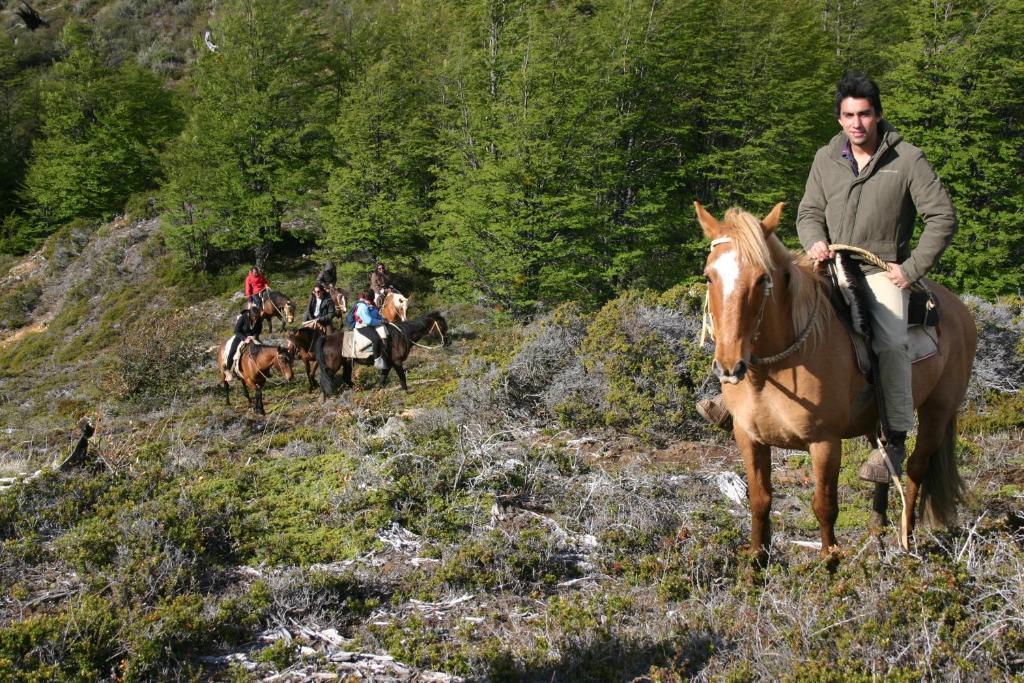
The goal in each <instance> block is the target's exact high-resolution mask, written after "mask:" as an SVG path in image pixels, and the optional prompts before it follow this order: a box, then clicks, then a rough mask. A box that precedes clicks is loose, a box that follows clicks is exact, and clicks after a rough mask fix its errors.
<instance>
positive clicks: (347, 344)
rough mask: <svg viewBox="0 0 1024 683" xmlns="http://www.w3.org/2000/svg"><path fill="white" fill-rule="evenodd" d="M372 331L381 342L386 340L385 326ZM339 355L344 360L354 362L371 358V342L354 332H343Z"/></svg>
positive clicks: (386, 329)
mask: <svg viewBox="0 0 1024 683" xmlns="http://www.w3.org/2000/svg"><path fill="white" fill-rule="evenodd" d="M374 329H375V330H377V334H379V335H380V339H381V341H385V340H386V339H387V338H388V328H387V325H378V326H377V327H375V328H374ZM341 355H342V357H344V358H355V359H356V360H359V359H362V358H372V357H373V342H371V341H370V340H369V339H367V338H366V337H364V336H363V335H361V334H359V333H358V332H356V331H355V330H345V335H344V337H343V338H342V340H341Z"/></svg>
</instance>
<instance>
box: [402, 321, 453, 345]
mask: <svg viewBox="0 0 1024 683" xmlns="http://www.w3.org/2000/svg"><path fill="white" fill-rule="evenodd" d="M388 325H391V327H393V328H395V329H396V330H398V331H399V332H401V333H402V336H403V337H405V338H406V339H407V340H408V341H409V343H410V344H413V345H415V346H418V347H420V348H421V349H427V350H428V351H436V350H437V349H441V348H444V332H442V331H441V325H440V323H438V322H437V321H436V320H434V321H433V324H432V325H431V326H430V327H428V328H427V331H426V332H425V333H424V336H426V335H427V334H430V330H432V329H435V328H436V329H437V335H438V336H439V337H441V343H440V345H438V346H427V345H426V344H420V343H419V342H418V341H415V340H414V339H412V338H411V337H409V335H408V334H407V333H406V331H405V330H403V329H402V328H401V327H399V326H398V325H396V324H395V323H393V322H391V321H390V320H389V321H388Z"/></svg>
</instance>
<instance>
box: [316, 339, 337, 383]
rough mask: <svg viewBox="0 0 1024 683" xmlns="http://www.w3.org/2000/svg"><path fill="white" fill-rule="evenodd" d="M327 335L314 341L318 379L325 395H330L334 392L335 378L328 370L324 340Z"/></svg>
mask: <svg viewBox="0 0 1024 683" xmlns="http://www.w3.org/2000/svg"><path fill="white" fill-rule="evenodd" d="M326 340H327V335H320V336H319V337H317V338H316V340H315V341H314V342H313V353H314V354H315V355H316V366H317V379H318V381H319V383H320V391H321V392H323V395H324V396H325V397H326V396H330V395H332V394H333V393H334V378H333V377H331V373H330V372H328V371H327V362H326V358H325V357H324V342H325V341H326Z"/></svg>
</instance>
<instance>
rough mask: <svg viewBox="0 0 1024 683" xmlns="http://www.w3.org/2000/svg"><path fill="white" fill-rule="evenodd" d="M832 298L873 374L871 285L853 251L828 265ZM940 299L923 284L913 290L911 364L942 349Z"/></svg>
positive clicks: (864, 368) (863, 366) (865, 370)
mask: <svg viewBox="0 0 1024 683" xmlns="http://www.w3.org/2000/svg"><path fill="white" fill-rule="evenodd" d="M827 269H828V276H829V277H828V280H829V282H830V284H831V285H832V286H831V287H830V288H829V301H830V302H831V304H832V307H833V308H834V309H835V311H836V314H837V315H838V317H839V319H840V320H841V321H842V322H843V326H844V327H846V331H847V333H848V334H849V336H850V342H851V343H852V344H853V350H854V354H855V355H856V357H857V366H858V367H859V368H860V371H861V373H862V374H864V375H866V376H867V377H869V378H870V377H871V353H870V340H871V317H870V316H869V315H868V307H867V302H866V299H865V297H866V296H867V284H866V282H865V280H864V272H863V271H862V270H861V268H860V265H859V264H858V263H857V261H855V260H854V259H853V258H851V257H850V255H849V254H845V253H839V254H837V255H836V258H834V259H832V260H831V261H830V262H829V263H828V266H827ZM938 324H939V302H938V300H937V299H936V298H935V296H934V295H933V294H932V293H931V291H930V290H929V289H928V288H927V287H926V286H925V285H924V284H923V283H918V284H915V285H914V287H913V288H912V289H911V291H910V309H909V314H908V326H909V329H908V333H909V344H910V359H911V363H918V362H920V361H922V360H925V359H927V358H931V357H932V356H934V355H935V354H937V353H938V352H939V344H938V330H936V329H932V330H929V329H928V328H936V327H937V326H938Z"/></svg>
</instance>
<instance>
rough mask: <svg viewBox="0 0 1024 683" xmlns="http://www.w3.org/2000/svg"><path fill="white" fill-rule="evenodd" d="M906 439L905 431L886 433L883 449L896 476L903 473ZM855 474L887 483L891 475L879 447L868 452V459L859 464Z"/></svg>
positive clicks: (876, 482)
mask: <svg viewBox="0 0 1024 683" xmlns="http://www.w3.org/2000/svg"><path fill="white" fill-rule="evenodd" d="M906 441H907V433H906V432H896V431H890V432H888V433H887V435H886V442H887V443H886V445H885V450H886V452H887V453H888V454H889V462H891V463H892V469H893V472H894V473H895V474H896V476H897V477H898V476H900V475H902V474H903V461H904V460H905V459H906V457H907V446H906ZM857 476H859V477H860V478H861V479H863V480H864V481H870V482H873V483H875V484H888V483H889V481H890V478H891V475H890V473H889V468H888V466H886V464H885V457H884V456H883V454H882V450H881V449H880V448H875V449H873V450H872V451H871V452H870V453H869V454H868V459H867V460H865V461H864V464H863V465H861V466H860V470H859V471H858V472H857Z"/></svg>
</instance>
